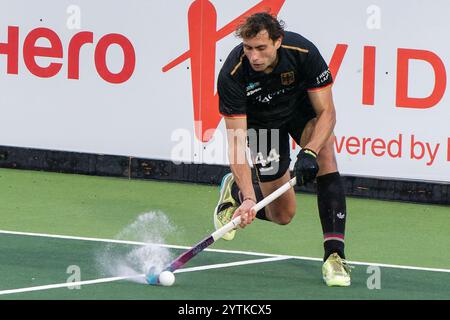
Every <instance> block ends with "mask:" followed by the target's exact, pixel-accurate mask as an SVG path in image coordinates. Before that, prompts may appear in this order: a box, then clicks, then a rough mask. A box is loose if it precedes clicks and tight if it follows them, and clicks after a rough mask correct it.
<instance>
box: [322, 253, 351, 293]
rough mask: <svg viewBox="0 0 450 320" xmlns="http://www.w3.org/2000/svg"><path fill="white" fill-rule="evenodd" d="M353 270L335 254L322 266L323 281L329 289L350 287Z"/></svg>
mask: <svg viewBox="0 0 450 320" xmlns="http://www.w3.org/2000/svg"><path fill="white" fill-rule="evenodd" d="M351 268H352V267H351V266H349V265H348V264H347V262H346V261H345V260H344V259H342V258H341V257H340V256H339V255H338V254H337V253H333V254H332V255H330V256H329V257H328V259H327V260H326V261H325V262H324V264H323V266H322V275H323V280H324V281H325V283H326V284H327V286H329V287H332V286H338V287H348V286H349V285H350V283H351V281H350V271H351V270H350V269H351Z"/></svg>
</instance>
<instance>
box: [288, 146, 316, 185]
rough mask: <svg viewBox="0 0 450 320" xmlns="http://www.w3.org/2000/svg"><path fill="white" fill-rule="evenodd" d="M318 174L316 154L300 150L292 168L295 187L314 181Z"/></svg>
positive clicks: (307, 150)
mask: <svg viewBox="0 0 450 320" xmlns="http://www.w3.org/2000/svg"><path fill="white" fill-rule="evenodd" d="M318 172H319V164H318V163H317V154H316V153H315V152H314V151H312V150H309V149H302V150H300V152H299V153H298V155H297V161H296V162H295V166H294V174H295V176H296V177H297V185H299V186H301V185H304V184H305V183H308V182H312V181H314V179H315V178H316V175H317V173H318Z"/></svg>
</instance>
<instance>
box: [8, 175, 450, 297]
mask: <svg viewBox="0 0 450 320" xmlns="http://www.w3.org/2000/svg"><path fill="white" fill-rule="evenodd" d="M0 194H1V199H2V201H1V202H0V221H1V225H0V229H1V230H2V231H0V252H1V255H2V259H1V263H0V274H1V276H0V299H152V300H160V299H202V300H205V299H206V300H209V299H294V300H297V299H450V251H449V250H448V247H449V246H450V237H449V236H448V235H449V234H450V224H449V223H448V222H449V221H450V208H449V207H446V206H432V205H420V204H408V203H400V202H384V201H375V200H365V199H355V198H348V199H347V207H348V209H347V211H348V215H349V216H348V220H347V233H346V253H347V258H348V259H349V260H350V261H353V262H354V266H355V269H354V270H353V272H352V286H351V287H349V288H328V287H326V286H325V285H324V284H323V282H322V280H321V261H320V260H321V257H322V254H323V252H322V234H321V227H320V221H319V217H318V213H317V208H316V198H315V196H314V195H307V194H299V195H297V200H298V203H299V204H298V209H297V216H296V217H295V219H294V220H293V222H292V223H291V224H289V225H287V226H277V225H274V224H271V223H268V222H262V221H256V222H255V223H254V224H252V225H251V226H249V227H247V228H246V229H245V230H240V231H239V232H238V233H237V236H236V238H235V240H233V241H231V242H226V241H218V242H217V243H216V244H214V245H213V246H211V247H210V249H212V250H206V251H204V252H202V253H200V254H199V255H198V256H197V257H195V258H194V259H193V260H191V261H190V262H189V263H188V264H187V265H186V266H185V268H186V269H185V270H179V271H180V272H178V273H177V274H176V277H177V280H176V283H175V285H174V286H172V287H170V288H165V287H155V286H148V285H144V284H140V283H136V282H131V281H125V280H117V279H110V278H111V277H112V276H111V275H106V274H103V273H102V271H101V270H99V268H98V265H97V263H96V257H98V254H99V252H103V251H104V250H105V248H106V247H108V246H110V247H111V246H113V248H114V250H117V251H120V252H127V251H130V250H132V249H133V248H136V247H139V246H142V244H139V243H127V242H124V243H114V244H111V243H108V242H107V241H108V239H117V237H118V235H119V234H120V233H121V232H122V236H121V239H122V240H134V241H136V239H139V235H136V234H134V235H133V234H126V237H124V234H123V230H124V228H126V227H127V226H129V225H130V224H131V223H133V222H134V221H135V220H136V218H137V217H139V216H140V215H142V214H143V213H146V212H153V211H155V212H156V211H159V212H160V214H164V215H165V216H167V217H168V219H169V220H170V225H171V227H172V228H173V230H170V232H166V233H165V239H164V240H165V243H166V244H167V245H169V246H170V248H169V250H170V253H171V254H173V255H175V256H176V254H179V253H181V252H183V250H184V249H183V248H185V247H190V246H192V245H193V244H195V243H196V242H198V241H199V240H201V239H202V238H203V237H204V236H206V235H209V234H210V233H211V232H212V231H213V224H212V211H213V209H214V207H215V205H216V201H217V196H218V188H217V187H215V186H204V185H194V184H181V183H167V182H156V181H136V180H126V179H117V178H105V177H90V176H81V175H66V174H57V173H44V172H33V171H19V170H8V169H0ZM157 227H158V226H155V228H157ZM7 231H14V232H15V233H8V232H7ZM148 232H151V230H150V231H148ZM25 233H29V234H25ZM37 234H39V235H37ZM52 235H59V236H57V237H53V236H52ZM60 236H66V237H65V238H63V237H60ZM127 237H129V238H127ZM380 264H381V265H382V266H381V267H380V269H378V270H379V272H380V274H379V275H380V277H379V279H380V281H379V284H380V289H376V288H375V289H369V288H368V285H367V284H368V280H369V282H370V277H371V276H372V273H368V268H369V266H370V265H380ZM70 266H77V267H78V268H79V270H80V275H81V278H80V281H81V282H82V285H81V289H76V288H75V289H70V288H68V285H67V283H66V282H67V279H68V278H69V276H70V273H68V272H67V269H68V268H69V267H70ZM194 267H197V268H194ZM370 270H372V269H369V271H370ZM102 279H103V280H102ZM87 281H92V283H89V282H87ZM102 281H105V282H102ZM236 283H244V284H245V285H242V286H239V289H236V285H235V284H236Z"/></svg>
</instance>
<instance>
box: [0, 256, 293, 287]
mask: <svg viewBox="0 0 450 320" xmlns="http://www.w3.org/2000/svg"><path fill="white" fill-rule="evenodd" d="M287 259H290V258H288V257H271V258H263V259H253V260H245V261H237V262H229V263H218V264H211V265H205V266H199V267H192V268H184V269H178V270H175V271H174V273H184V272H195V271H202V270H211V269H218V268H230V267H235V266H243V265H249V264H258V263H266V262H272V261H280V260H287ZM144 278H145V274H136V275H132V276H121V277H110V278H101V279H95V280H86V281H76V282H65V283H56V284H49V285H43V286H34V287H26V288H19V289H8V290H1V291H0V295H7V294H14V293H24V292H32V291H43V290H50V289H59V288H65V287H77V286H86V285H90V284H98V283H106V282H114V281H120V280H131V279H139V280H140V282H141V283H145V280H144Z"/></svg>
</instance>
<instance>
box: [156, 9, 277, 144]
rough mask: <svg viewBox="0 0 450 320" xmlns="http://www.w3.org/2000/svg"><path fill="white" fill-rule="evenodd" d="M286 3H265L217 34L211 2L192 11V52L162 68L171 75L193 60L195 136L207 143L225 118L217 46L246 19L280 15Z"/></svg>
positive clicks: (215, 16) (214, 10)
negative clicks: (255, 15) (217, 73)
mask: <svg viewBox="0 0 450 320" xmlns="http://www.w3.org/2000/svg"><path fill="white" fill-rule="evenodd" d="M284 2H285V0H263V1H261V2H259V3H258V4H256V5H255V6H254V7H252V8H250V9H249V10H247V11H246V12H244V13H243V14H241V15H240V16H238V17H237V18H235V19H234V20H232V21H231V22H229V23H228V24H227V25H225V26H224V27H222V28H221V29H219V30H217V13H216V9H215V7H214V5H213V4H212V3H211V2H210V1H208V0H195V1H193V2H192V4H191V6H190V7H189V11H188V27H189V47H190V48H189V50H188V51H186V52H185V53H183V54H182V55H180V56H179V57H178V58H176V59H174V60H173V61H171V62H169V63H168V64H167V65H166V66H164V67H163V68H162V71H163V72H167V71H169V70H170V69H172V68H173V67H175V66H177V65H178V64H180V63H182V62H184V61H185V60H187V59H191V77H192V97H193V105H194V120H195V135H196V137H197V138H198V139H199V140H200V141H203V142H207V141H209V140H210V139H211V138H212V136H213V135H214V131H215V129H216V128H217V126H218V124H219V122H220V119H221V115H220V114H219V97H218V95H217V93H215V88H214V84H215V65H216V43H217V42H218V41H219V40H221V39H223V38H224V37H226V36H228V35H229V34H231V33H233V32H234V30H235V29H236V27H237V26H238V24H239V23H241V22H242V20H243V18H245V17H247V16H249V15H252V14H253V13H256V12H261V11H269V12H270V13H272V14H274V15H277V14H278V13H279V12H280V10H281V7H282V6H283V4H284Z"/></svg>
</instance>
